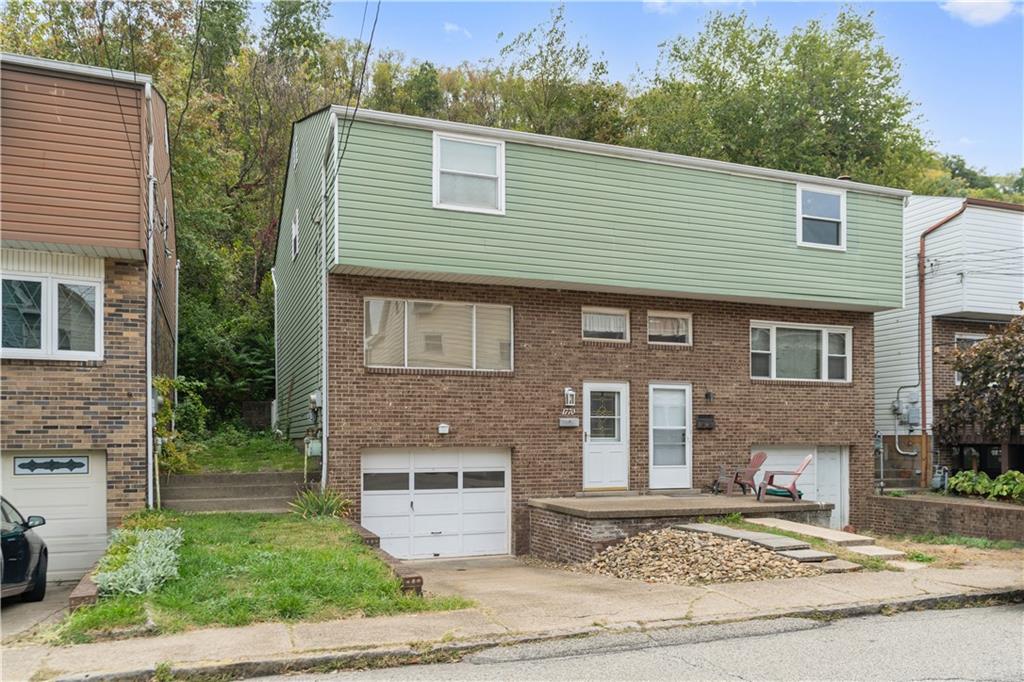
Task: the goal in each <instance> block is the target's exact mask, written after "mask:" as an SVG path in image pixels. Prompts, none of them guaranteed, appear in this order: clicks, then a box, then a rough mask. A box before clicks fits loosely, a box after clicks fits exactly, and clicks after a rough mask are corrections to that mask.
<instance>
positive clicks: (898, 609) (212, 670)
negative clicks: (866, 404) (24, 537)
mask: <svg viewBox="0 0 1024 682" xmlns="http://www.w3.org/2000/svg"><path fill="white" fill-rule="evenodd" d="M1022 602H1024V588H1008V589H1007V588H1002V589H993V590H981V591H975V592H967V593H953V594H946V595H931V596H927V597H907V598H904V599H894V600H890V601H884V602H877V603H870V604H850V605H845V606H834V607H829V606H826V607H822V608H812V609H797V610H793V611H780V612H778V613H771V614H764V615H758V616H753V617H746V618H709V619H706V620H700V621H692V620H684V619H672V620H663V621H652V622H647V623H618V624H611V625H608V626H604V627H597V626H588V627H583V628H576V629H571V630H557V631H551V632H544V633H537V634H532V635H512V636H507V637H496V638H491V639H481V640H473V641H466V642H453V643H441V644H436V645H432V644H427V645H425V646H424V647H422V648H413V647H410V646H400V647H388V648H381V649H360V650H357V651H338V652H333V653H320V654H313V653H309V654H299V655H295V656H287V657H281V658H271V659H265V660H256V661H237V662H232V663H210V664H199V665H185V666H175V665H173V664H167V663H164V664H159V665H155V666H152V667H147V668H143V669H138V670H127V671H123V672H117V673H82V674H79V675H71V676H67V677H58V678H56V680H57V682H86V681H88V682H148V681H149V680H152V679H154V677H157V676H159V677H160V679H173V680H211V679H215V680H218V681H222V680H223V681H227V680H240V679H246V678H249V677H260V676H269V675H284V674H290V673H301V672H308V673H326V672H331V671H336V670H364V669H368V668H388V667H396V666H399V665H419V664H428V663H442V662H456V661H458V660H459V659H461V658H462V657H463V656H465V655H467V654H471V653H476V652H478V651H482V650H484V649H491V648H495V647H500V646H513V645H516V644H530V643H535V642H545V641H554V640H561V639H574V638H582V637H589V636H591V635H596V634H599V633H609V632H631V631H632V632H640V631H644V630H668V629H672V628H680V627H699V626H701V625H725V624H729V623H740V622H745V621H752V620H772V619H776V618H811V619H820V620H827V621H831V620H839V619H841V618H857V617H860V616H872V615H893V614H896V613H903V612H907V611H927V610H935V609H953V608H970V607H975V606H994V605H997V604H1015V603H1022Z"/></svg>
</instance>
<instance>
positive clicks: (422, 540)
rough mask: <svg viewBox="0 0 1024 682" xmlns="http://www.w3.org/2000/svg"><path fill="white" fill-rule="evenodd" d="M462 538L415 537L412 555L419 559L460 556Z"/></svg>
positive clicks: (446, 536) (452, 536)
mask: <svg viewBox="0 0 1024 682" xmlns="http://www.w3.org/2000/svg"><path fill="white" fill-rule="evenodd" d="M461 554H462V538H461V537H460V536H458V535H414V536H413V538H412V555H413V556H419V557H432V556H459V555H461Z"/></svg>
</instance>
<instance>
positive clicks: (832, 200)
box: [796, 185, 846, 251]
mask: <svg viewBox="0 0 1024 682" xmlns="http://www.w3.org/2000/svg"><path fill="white" fill-rule="evenodd" d="M796 195H797V226H796V230H797V243H798V244H799V245H800V246H812V247H814V248H818V249H832V250H834V251H845V250H846V192H845V191H843V190H841V189H831V188H825V187H806V186H803V185H799V186H797V192H796Z"/></svg>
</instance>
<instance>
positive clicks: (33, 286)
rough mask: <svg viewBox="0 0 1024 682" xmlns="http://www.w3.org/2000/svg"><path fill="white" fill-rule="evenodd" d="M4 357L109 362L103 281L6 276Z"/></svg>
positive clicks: (0, 301) (0, 293)
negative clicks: (105, 344) (105, 356)
mask: <svg viewBox="0 0 1024 682" xmlns="http://www.w3.org/2000/svg"><path fill="white" fill-rule="evenodd" d="M0 306H2V309H3V315H2V322H0V336H2V343H0V345H2V355H3V357H5V358H24V359H50V360H102V359H103V281H102V280H93V279H82V278H78V277H63V276H57V275H38V274H17V273H5V274H4V276H3V278H2V282H0Z"/></svg>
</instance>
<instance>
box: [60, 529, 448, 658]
mask: <svg viewBox="0 0 1024 682" xmlns="http://www.w3.org/2000/svg"><path fill="white" fill-rule="evenodd" d="M168 518H169V520H170V523H171V525H172V526H176V527H180V528H181V529H182V530H183V531H184V543H183V544H182V546H181V550H180V562H179V566H178V577H177V578H173V579H171V580H169V581H168V582H166V583H164V584H163V585H162V586H161V587H158V588H157V589H155V590H154V591H152V592H150V593H149V594H143V595H122V596H112V597H107V598H101V600H100V601H99V603H97V604H95V605H93V606H89V607H85V608H83V609H80V610H79V611H76V612H75V613H73V614H72V615H71V616H69V617H68V619H67V620H66V621H65V622H64V623H63V624H62V625H61V626H59V627H58V629H57V630H56V632H55V635H56V638H57V640H58V641H60V642H64V643H71V642H85V641H90V640H93V639H98V638H105V637H124V636H139V635H154V634H164V633H169V632H177V631H181V630H187V629H191V628H197V627H204V626H214V625H227V626H237V625H247V624H250V623H256V622H261V621H275V620H283V621H299V620H328V619H335V618H343V617H348V616H354V615H365V616H378V615H385V614H394V613H408V612H416V611H435V610H446V609H454V608H463V607H465V606H467V605H468V602H467V601H466V600H465V599H462V598H459V597H418V596H414V595H409V594H403V593H402V591H401V589H400V586H399V582H398V580H397V579H396V578H394V576H393V575H392V574H391V573H390V571H389V569H388V567H387V566H386V565H385V564H384V563H383V562H381V561H380V560H379V559H378V558H377V557H376V556H375V555H374V554H373V553H372V552H370V551H369V550H368V549H367V548H366V547H365V546H364V545H363V544H362V542H361V541H360V540H359V538H358V537H357V536H356V535H355V533H353V532H352V531H351V530H350V529H349V528H348V526H346V525H345V524H344V523H343V522H342V521H340V520H339V519H334V518H315V519H309V520H304V519H301V518H299V517H297V516H294V515H284V514H237V513H221V514H195V515H193V514H185V515H178V514H170V515H168Z"/></svg>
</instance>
